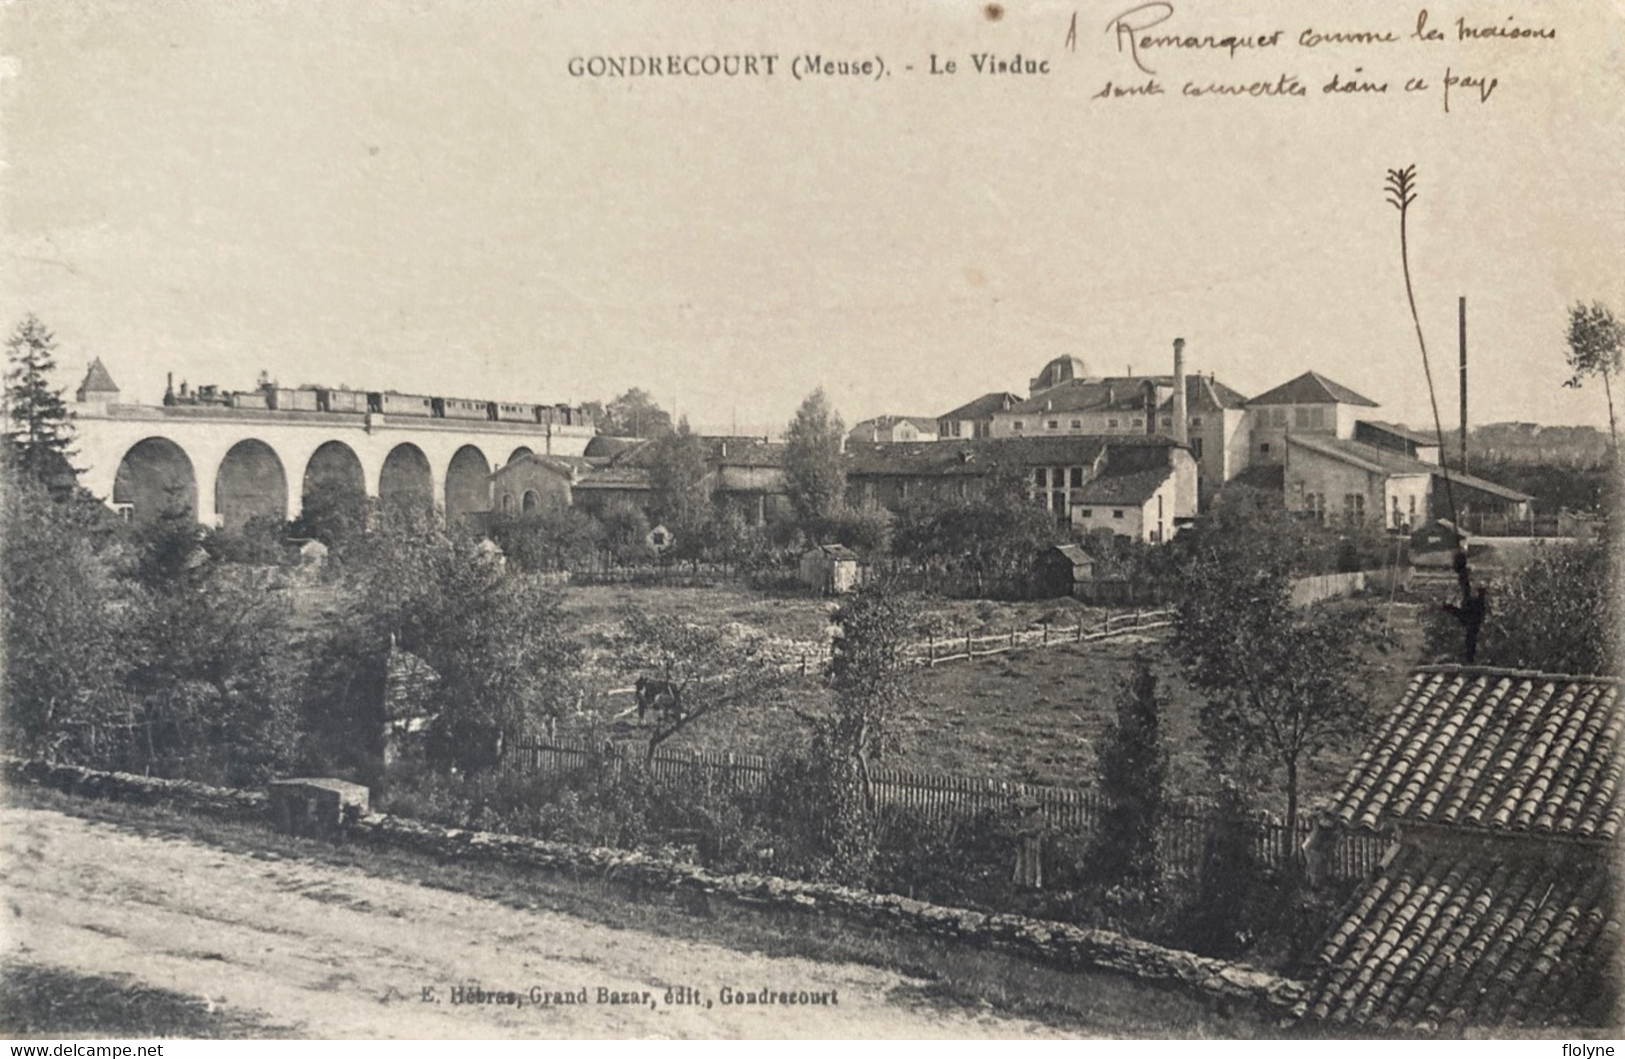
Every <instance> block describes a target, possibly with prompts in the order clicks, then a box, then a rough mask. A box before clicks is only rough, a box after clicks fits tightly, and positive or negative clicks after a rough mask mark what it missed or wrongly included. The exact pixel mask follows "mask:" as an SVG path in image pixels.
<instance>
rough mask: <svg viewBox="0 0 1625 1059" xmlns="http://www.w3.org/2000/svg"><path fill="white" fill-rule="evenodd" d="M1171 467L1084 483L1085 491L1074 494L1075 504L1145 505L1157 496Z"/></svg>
mask: <svg viewBox="0 0 1625 1059" xmlns="http://www.w3.org/2000/svg"><path fill="white" fill-rule="evenodd" d="M1173 473H1174V472H1173V468H1171V467H1158V468H1156V469H1153V470H1146V471H1132V472H1130V473H1128V474H1108V475H1103V476H1102V477H1099V478H1096V479H1094V480H1093V481H1091V482H1086V483H1084V486H1083V491H1082V492H1077V493H1073V494H1072V502H1073V503H1074V504H1143V503H1145V502H1146V501H1147V500H1149V499H1151V498H1152V497H1153V496H1155V495H1156V492H1157V490H1158V489H1161V488H1162V485H1163V483H1164V482H1166V481H1167V480H1168V476H1169V475H1171V474H1173Z"/></svg>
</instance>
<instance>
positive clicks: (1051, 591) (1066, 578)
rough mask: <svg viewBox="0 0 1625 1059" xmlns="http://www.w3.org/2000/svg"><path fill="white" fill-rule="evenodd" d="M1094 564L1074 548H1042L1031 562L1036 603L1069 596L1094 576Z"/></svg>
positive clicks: (1081, 550)
mask: <svg viewBox="0 0 1625 1059" xmlns="http://www.w3.org/2000/svg"><path fill="white" fill-rule="evenodd" d="M1094 570H1095V561H1094V559H1092V558H1090V556H1089V553H1088V552H1086V551H1084V550H1083V548H1082V547H1080V546H1079V545H1076V544H1057V545H1055V546H1054V547H1050V548H1045V549H1044V550H1043V551H1041V552H1039V553H1038V558H1037V559H1035V560H1034V561H1033V595H1034V596H1036V597H1037V598H1039V599H1054V598H1055V597H1057V596H1070V595H1072V593H1073V590H1074V589H1075V588H1076V587H1077V586H1078V585H1079V584H1080V583H1081V582H1084V581H1088V580H1089V579H1090V578H1092V577H1093V576H1094Z"/></svg>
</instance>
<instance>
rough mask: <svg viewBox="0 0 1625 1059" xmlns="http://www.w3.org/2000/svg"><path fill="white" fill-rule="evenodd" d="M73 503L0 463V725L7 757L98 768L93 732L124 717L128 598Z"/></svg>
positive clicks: (110, 554)
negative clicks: (0, 706) (0, 705)
mask: <svg viewBox="0 0 1625 1059" xmlns="http://www.w3.org/2000/svg"><path fill="white" fill-rule="evenodd" d="M76 503H78V501H77V500H75V501H71V502H70V504H67V505H65V504H62V503H58V502H56V501H55V500H54V499H53V498H52V497H51V496H50V495H49V494H48V492H47V491H46V488H45V486H44V485H43V484H41V483H40V482H39V481H38V480H37V479H35V478H34V477H33V476H32V475H31V474H28V473H26V472H24V471H22V470H21V469H20V468H18V467H16V466H15V465H14V464H13V463H12V462H11V461H10V460H5V461H0V515H3V523H0V593H3V594H0V645H3V650H0V658H3V662H4V664H3V668H0V702H4V704H5V708H4V710H3V711H0V722H3V726H4V727H3V731H4V733H5V744H6V747H7V749H8V751H9V752H10V753H13V754H16V755H18V756H25V757H30V758H42V759H45V760H48V761H49V760H61V761H68V762H74V763H84V764H107V763H110V762H108V761H107V759H106V758H105V757H104V756H103V754H104V751H105V750H106V749H107V746H108V744H107V740H106V739H105V738H102V737H101V735H102V733H105V732H106V731H108V730H109V728H110V726H112V725H116V724H119V723H120V722H122V721H124V719H125V718H124V715H125V713H126V709H125V702H124V693H123V684H124V678H125V675H126V674H127V673H128V672H129V669H130V653H129V650H128V648H129V637H130V634H131V632H132V631H133V629H134V627H135V623H134V609H135V599H134V595H133V593H132V592H131V591H130V586H129V585H128V584H127V583H126V582H124V581H122V580H121V579H120V577H119V576H118V575H119V569H118V567H119V563H118V559H117V556H116V554H114V551H115V549H111V548H101V547H97V544H96V540H95V538H94V537H93V535H92V534H90V533H88V532H85V531H84V529H83V523H84V522H85V521H87V519H86V518H85V517H84V516H77V517H76V516H75V515H74V514H73V513H72V512H71V511H70V510H69V507H70V506H71V504H76ZM88 503H89V504H90V505H94V507H95V508H98V509H101V508H102V505H101V504H100V503H97V502H95V501H89V502H88ZM102 510H105V509H102Z"/></svg>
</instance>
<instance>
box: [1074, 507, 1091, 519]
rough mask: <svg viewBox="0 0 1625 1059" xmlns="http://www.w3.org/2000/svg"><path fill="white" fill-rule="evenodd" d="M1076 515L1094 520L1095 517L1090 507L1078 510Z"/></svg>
mask: <svg viewBox="0 0 1625 1059" xmlns="http://www.w3.org/2000/svg"><path fill="white" fill-rule="evenodd" d="M1078 513H1079V514H1080V515H1082V516H1083V517H1084V518H1094V517H1095V509H1094V508H1092V507H1085V508H1079V509H1078Z"/></svg>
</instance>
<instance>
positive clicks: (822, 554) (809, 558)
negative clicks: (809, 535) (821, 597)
mask: <svg viewBox="0 0 1625 1059" xmlns="http://www.w3.org/2000/svg"><path fill="white" fill-rule="evenodd" d="M801 582H802V584H804V585H806V586H807V587H808V588H814V589H817V590H818V591H820V592H822V593H824V594H825V595H839V594H840V593H843V592H850V591H852V590H853V589H854V588H857V587H858V585H860V584H862V583H863V564H862V560H861V559H859V558H858V553H857V552H855V551H853V550H852V549H851V548H848V547H847V546H846V545H844V544H818V545H814V546H813V547H811V548H809V549H807V551H806V552H804V553H803V554H802V556H801Z"/></svg>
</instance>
